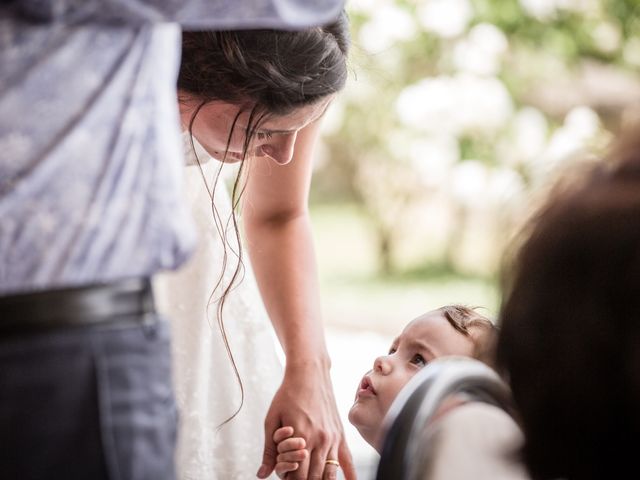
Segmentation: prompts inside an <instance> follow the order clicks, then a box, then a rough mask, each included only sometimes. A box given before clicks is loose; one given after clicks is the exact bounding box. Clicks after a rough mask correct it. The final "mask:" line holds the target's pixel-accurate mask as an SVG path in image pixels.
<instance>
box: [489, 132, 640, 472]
mask: <svg viewBox="0 0 640 480" xmlns="http://www.w3.org/2000/svg"><path fill="white" fill-rule="evenodd" d="M499 322H500V327H501V332H500V335H499V339H498V345H497V363H498V366H499V368H500V369H501V370H502V373H503V374H505V375H506V376H507V378H508V379H509V383H510V385H511V388H512V391H513V396H514V399H515V402H516V405H517V407H518V410H519V413H520V415H521V420H522V427H523V430H524V434H525V439H526V441H525V445H524V447H523V451H522V454H523V458H524V461H525V464H526V466H527V468H528V469H529V471H530V473H531V476H532V477H533V478H534V479H536V480H537V479H555V478H566V479H569V480H574V479H587V478H589V479H590V478H594V479H595V478H623V476H622V474H621V472H624V471H625V470H626V469H631V470H627V471H634V470H635V469H637V464H636V458H635V450H636V441H637V439H638V435H639V434H640V413H639V410H638V405H640V130H635V132H631V134H630V135H629V136H628V137H625V138H624V139H623V140H622V141H621V142H620V143H618V144H617V146H616V147H615V148H614V149H613V150H612V152H611V154H610V156H609V157H608V159H607V161H606V162H601V163H599V164H597V165H596V166H595V167H591V168H590V169H589V170H588V171H587V172H584V171H583V172H582V175H581V176H580V177H579V178H577V179H576V181H574V183H573V184H567V182H564V183H563V186H562V187H561V188H560V189H559V190H556V191H555V192H554V193H553V194H552V196H551V197H550V198H549V200H548V202H547V203H546V205H545V206H544V207H543V208H542V209H541V210H540V212H539V213H538V214H537V216H536V217H535V218H534V220H533V221H532V222H531V223H530V224H529V229H528V231H527V233H526V240H525V241H524V243H523V244H522V246H521V248H520V250H519V252H518V254H517V255H516V257H515V260H514V264H513V265H512V268H511V272H510V274H509V275H508V276H507V277H506V281H505V297H504V300H503V305H502V309H501V313H500V317H499Z"/></svg>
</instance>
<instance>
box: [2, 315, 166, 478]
mask: <svg viewBox="0 0 640 480" xmlns="http://www.w3.org/2000/svg"><path fill="white" fill-rule="evenodd" d="M176 423H177V415H176V408H175V403H174V398H173V392H172V382H171V361H170V345H169V327H168V325H167V324H166V322H163V321H159V320H157V319H155V318H154V321H152V322H150V323H149V324H137V325H129V326H120V327H117V326H114V325H111V326H95V327H73V328H66V329H64V330H59V331H55V332H49V333H30V334H27V335H15V336H11V337H7V338H0V478H2V479H5V478H6V479H11V480H23V479H25V480H26V479H62V480H75V479H82V480H102V479H109V480H173V479H175V470H174V461H173V455H174V449H175V439H176Z"/></svg>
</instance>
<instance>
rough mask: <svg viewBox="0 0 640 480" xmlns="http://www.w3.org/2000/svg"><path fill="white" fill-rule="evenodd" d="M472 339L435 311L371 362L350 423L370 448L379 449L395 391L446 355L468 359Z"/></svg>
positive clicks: (352, 409) (415, 324)
mask: <svg viewBox="0 0 640 480" xmlns="http://www.w3.org/2000/svg"><path fill="white" fill-rule="evenodd" d="M473 350H474V344H473V341H472V340H471V338H469V337H466V336H464V335H463V334H462V333H460V332H458V331H456V330H455V329H454V328H453V327H452V326H451V324H450V323H449V322H448V321H447V319H446V318H445V317H444V316H443V315H442V313H441V312H440V311H438V310H434V311H432V312H429V313H426V314H425V315H423V316H421V317H418V318H416V319H415V320H413V321H411V323H409V325H407V326H406V327H405V329H404V330H403V331H402V334H401V335H400V336H399V337H398V338H396V339H395V340H394V342H393V344H392V346H391V349H390V350H389V354H388V355H383V356H381V357H378V358H376V359H375V361H374V362H373V370H370V371H369V372H367V374H366V375H365V376H364V377H363V378H362V380H361V382H360V384H359V385H358V390H357V393H356V399H355V403H354V404H353V406H352V407H351V410H350V411H349V421H350V422H351V423H352V424H353V425H354V426H355V427H356V428H357V429H358V431H359V432H360V434H361V435H362V436H363V438H364V439H365V440H366V441H367V442H368V443H369V444H371V445H372V446H373V447H375V448H378V446H379V440H380V439H379V438H378V437H379V434H380V433H381V432H380V428H381V424H382V420H383V418H384V416H385V415H386V413H387V411H388V410H389V407H390V406H391V403H392V402H393V400H394V399H395V398H396V395H397V394H398V392H399V391H400V390H401V389H402V387H404V386H405V385H406V383H407V382H408V381H409V379H410V378H411V377H413V376H414V375H415V374H416V373H417V372H418V371H419V370H420V369H421V368H422V367H424V366H425V365H426V364H427V363H428V362H430V361H431V360H433V359H434V358H437V357H442V356H445V355H463V356H471V355H472V354H473Z"/></svg>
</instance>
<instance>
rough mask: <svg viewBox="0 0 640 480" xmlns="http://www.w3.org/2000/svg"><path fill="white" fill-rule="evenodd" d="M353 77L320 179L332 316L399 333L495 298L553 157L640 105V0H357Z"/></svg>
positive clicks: (557, 164)
mask: <svg viewBox="0 0 640 480" xmlns="http://www.w3.org/2000/svg"><path fill="white" fill-rule="evenodd" d="M347 8H348V12H349V16H350V19H351V24H352V36H353V48H352V53H351V70H352V73H351V75H350V80H349V84H348V86H347V88H346V91H345V92H344V93H343V94H341V96H340V97H339V98H338V99H337V100H336V102H335V104H334V105H333V106H332V108H331V109H330V111H329V112H328V114H327V118H326V119H325V134H324V141H323V144H322V148H321V149H320V152H319V155H318V157H317V159H316V160H317V163H316V172H315V175H314V184H313V191H312V202H311V207H312V218H313V222H314V229H315V231H316V238H317V249H318V256H319V264H320V273H321V282H322V289H323V302H324V310H325V317H326V321H327V322H328V323H329V324H332V325H336V326H341V327H347V328H354V329H363V328H364V329H372V330H376V331H379V332H383V333H385V334H386V333H389V334H390V335H391V334H396V333H397V332H398V330H399V328H400V326H401V325H404V324H405V323H406V322H407V321H408V320H410V319H411V318H413V317H414V316H416V315H418V314H419V313H421V312H423V311H425V310H429V309H432V308H436V307H438V306H440V305H442V304H445V303H452V302H459V303H465V304H469V305H477V306H483V307H486V309H487V310H486V313H488V314H489V315H494V314H495V313H496V310H497V308H498V304H499V294H498V287H497V285H498V280H499V273H500V268H501V265H502V258H503V252H504V250H505V248H506V247H507V246H509V245H511V244H512V242H513V235H514V232H516V231H517V229H518V227H519V225H521V224H522V222H523V221H524V219H526V218H527V216H528V215H529V213H530V212H531V210H532V209H533V208H534V206H535V203H536V201H537V199H539V198H542V197H543V196H544V191H545V189H546V187H547V186H548V185H549V184H550V183H551V182H552V181H553V178H554V177H555V176H556V175H557V173H558V172H560V171H562V170H563V169H565V168H566V167H567V166H568V165H571V164H572V163H573V162H575V161H576V160H577V159H585V158H591V157H593V155H594V154H595V155H597V154H598V153H600V152H601V151H602V150H603V148H604V146H605V145H606V144H607V142H608V141H609V139H610V138H611V137H612V136H613V135H615V134H616V133H617V132H618V131H619V130H620V128H621V127H622V125H623V124H625V123H628V122H631V121H635V119H637V118H638V117H640V114H639V113H638V112H639V105H640V76H639V69H640V2H639V1H638V0H612V1H605V0H396V1H393V0H349V1H348V2H347Z"/></svg>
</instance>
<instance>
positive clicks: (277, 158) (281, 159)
mask: <svg viewBox="0 0 640 480" xmlns="http://www.w3.org/2000/svg"><path fill="white" fill-rule="evenodd" d="M297 135H298V133H297V132H292V133H286V134H282V133H281V134H276V135H274V136H273V138H271V139H269V140H268V141H266V142H265V143H264V144H262V145H260V150H261V151H262V154H263V155H266V156H267V157H270V158H272V159H273V161H274V162H276V163H278V164H280V165H286V164H287V163H289V162H290V161H291V159H292V158H293V150H294V146H295V143H296V137H297Z"/></svg>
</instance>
